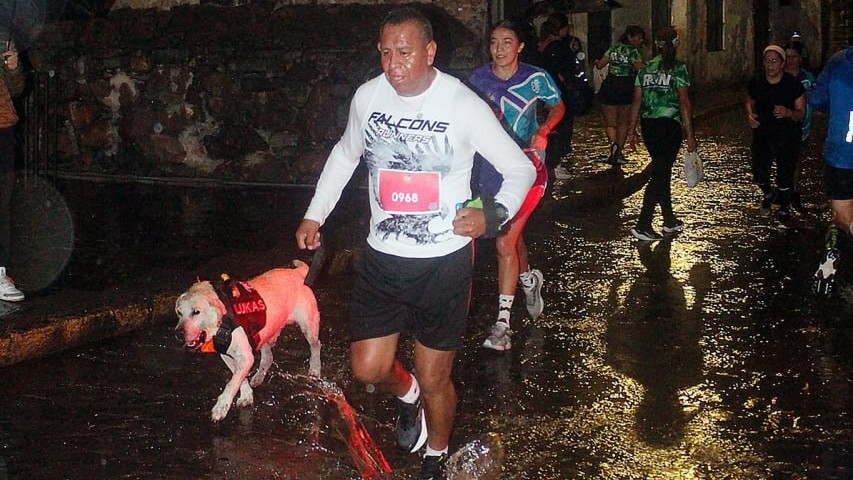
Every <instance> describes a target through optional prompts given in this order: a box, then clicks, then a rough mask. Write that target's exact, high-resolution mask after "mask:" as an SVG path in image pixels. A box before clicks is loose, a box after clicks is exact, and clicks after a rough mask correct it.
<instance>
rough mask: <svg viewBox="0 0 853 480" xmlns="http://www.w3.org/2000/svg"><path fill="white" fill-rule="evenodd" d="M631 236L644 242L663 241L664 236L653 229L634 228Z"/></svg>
mask: <svg viewBox="0 0 853 480" xmlns="http://www.w3.org/2000/svg"><path fill="white" fill-rule="evenodd" d="M631 235H634V236H635V237H637V239H638V240H643V241H644V242H656V241H658V240H662V239H663V236H661V234H659V233H658V232H656V231H654V229H653V228H652V227H634V228H632V229H631Z"/></svg>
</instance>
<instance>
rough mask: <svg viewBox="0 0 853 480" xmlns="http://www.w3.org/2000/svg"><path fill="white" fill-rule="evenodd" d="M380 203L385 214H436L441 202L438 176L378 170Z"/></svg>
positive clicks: (428, 173) (439, 175)
mask: <svg viewBox="0 0 853 480" xmlns="http://www.w3.org/2000/svg"><path fill="white" fill-rule="evenodd" d="M378 182H379V204H380V205H381V206H382V210H384V211H386V212H388V213H403V214H414V213H419V214H420V213H435V212H438V211H439V208H440V207H439V205H440V200H441V174H439V173H438V172H408V171H404V170H390V169H387V168H380V169H379V179H378Z"/></svg>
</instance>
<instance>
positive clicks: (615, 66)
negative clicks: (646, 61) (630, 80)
mask: <svg viewBox="0 0 853 480" xmlns="http://www.w3.org/2000/svg"><path fill="white" fill-rule="evenodd" d="M604 56H605V57H607V59H608V61H609V63H608V69H607V75H613V76H616V77H627V76H630V75H631V74H632V71H633V70H634V63H636V62H638V61H640V60H642V59H643V57H642V56H641V55H640V51H639V50H637V47H635V46H633V45H627V44H624V43H617V44H615V45H612V46H611V47H610V48H608V49H607V51H606V52H604Z"/></svg>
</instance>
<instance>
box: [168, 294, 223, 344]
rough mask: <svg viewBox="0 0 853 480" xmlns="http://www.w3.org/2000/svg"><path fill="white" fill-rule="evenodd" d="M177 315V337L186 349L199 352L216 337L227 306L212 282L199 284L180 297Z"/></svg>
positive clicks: (176, 309) (177, 304)
mask: <svg viewBox="0 0 853 480" xmlns="http://www.w3.org/2000/svg"><path fill="white" fill-rule="evenodd" d="M175 313H176V314H177V315H178V325H177V326H175V337H176V338H177V339H178V340H179V341H181V342H183V344H184V346H185V347H187V348H189V349H192V350H198V349H200V348H201V347H202V345H204V344H205V342H207V341H209V340H211V339H213V336H214V335H216V332H217V331H218V330H219V325H220V324H221V323H222V317H223V315H225V306H224V305H223V304H222V301H220V300H219V297H218V296H217V295H216V292H215V291H214V290H213V286H212V285H211V284H210V282H198V283H196V284H194V285H193V286H192V287H190V289H189V290H187V291H186V292H184V293H183V294H181V296H180V297H178V300H177V301H176V302H175Z"/></svg>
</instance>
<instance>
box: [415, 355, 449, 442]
mask: <svg viewBox="0 0 853 480" xmlns="http://www.w3.org/2000/svg"><path fill="white" fill-rule="evenodd" d="M455 358H456V352H455V351H443V350H433V349H431V348H428V347H425V346H423V345H421V343H420V342H415V370H416V371H417V372H418V383H419V384H420V387H421V398H422V399H423V403H424V410H425V411H426V419H427V431H428V432H429V437H428V439H427V442H428V444H429V446H430V448H433V449H435V450H444V449H445V448H447V447H448V445H449V444H450V433H451V431H452V430H453V420H454V418H455V417H456V402H457V397H456V388H455V387H454V386H453V381H452V380H451V378H450V375H451V372H452V370H453V361H454V359H455Z"/></svg>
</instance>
